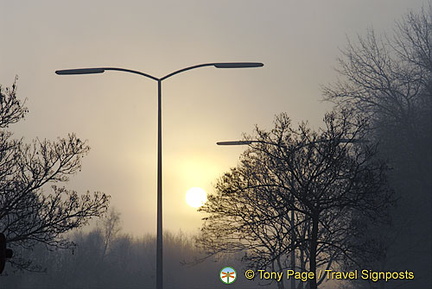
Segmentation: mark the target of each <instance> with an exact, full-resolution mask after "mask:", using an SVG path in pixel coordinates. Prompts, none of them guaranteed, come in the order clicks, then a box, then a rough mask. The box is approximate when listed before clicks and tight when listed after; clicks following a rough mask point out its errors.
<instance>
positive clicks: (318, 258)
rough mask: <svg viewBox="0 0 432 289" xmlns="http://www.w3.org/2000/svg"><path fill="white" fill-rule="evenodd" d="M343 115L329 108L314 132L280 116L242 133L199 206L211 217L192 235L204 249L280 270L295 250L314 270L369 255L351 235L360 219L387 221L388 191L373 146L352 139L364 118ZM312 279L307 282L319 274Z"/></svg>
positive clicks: (359, 230) (357, 232)
mask: <svg viewBox="0 0 432 289" xmlns="http://www.w3.org/2000/svg"><path fill="white" fill-rule="evenodd" d="M348 114H349V112H343V115H342V116H340V115H339V116H338V115H337V114H336V113H330V114H327V115H326V117H325V119H324V121H325V124H326V128H325V129H322V130H320V131H318V132H315V131H313V130H311V129H310V128H309V127H308V126H307V124H304V123H303V124H301V125H300V126H299V127H298V128H297V129H295V128H293V127H292V126H291V123H290V119H289V118H288V117H287V116H286V115H285V114H282V115H280V116H278V117H277V118H276V121H275V128H274V129H272V130H271V131H270V132H267V131H264V130H261V129H259V128H257V129H256V133H255V135H254V136H249V137H246V139H247V140H253V142H252V144H251V146H250V148H249V149H248V150H246V151H245V152H244V153H243V154H242V156H241V159H240V163H239V165H238V166H237V167H236V168H233V169H231V171H230V172H229V173H226V174H225V175H224V176H223V177H222V178H220V179H219V181H218V183H217V185H216V190H217V193H216V194H215V195H212V196H210V197H209V201H208V202H207V203H206V204H205V205H204V206H203V207H202V208H201V211H203V212H206V213H208V214H209V216H208V217H206V218H205V219H204V220H205V223H204V226H203V228H202V235H201V237H200V238H199V240H198V241H199V243H200V244H201V246H203V247H204V248H205V249H206V251H207V253H208V254H209V255H214V254H218V253H224V252H225V253H232V252H238V251H242V252H244V254H245V255H244V258H243V259H244V260H245V261H247V262H248V265H249V267H251V268H253V269H255V270H257V269H270V270H276V271H281V270H283V269H286V268H289V265H288V259H289V253H290V252H291V251H293V250H296V252H297V253H296V256H297V258H301V261H302V263H303V266H305V267H306V268H303V269H306V270H307V271H311V272H314V273H317V270H318V269H319V268H324V269H326V268H334V266H336V265H337V264H340V262H343V261H344V262H345V261H346V260H350V261H351V262H356V260H357V259H358V258H359V255H360V254H361V255H362V256H363V257H364V258H366V257H368V258H369V257H373V256H374V253H375V250H374V246H368V245H369V244H368V245H366V242H367V241H368V240H364V242H363V243H360V241H359V240H360V239H361V238H357V237H360V236H362V235H363V236H364V234H365V232H366V231H367V229H368V228H367V226H360V225H359V224H360V222H359V221H360V220H369V221H371V220H373V222H375V223H376V222H383V221H385V220H388V219H387V214H386V212H387V208H388V207H389V206H390V204H391V195H392V192H391V190H389V188H388V187H387V181H386V177H385V172H386V166H385V164H384V163H382V162H380V161H378V160H377V159H376V158H375V153H376V150H375V149H374V148H372V147H368V146H366V145H358V144H356V142H358V140H359V139H362V138H363V136H364V135H363V134H364V127H363V126H364V125H365V124H364V121H362V120H358V122H357V123H355V124H354V123H353V122H352V120H350V121H348V119H349V117H348ZM291 212H294V214H291ZM361 224H363V225H364V224H365V223H364V222H361ZM371 224H372V223H369V226H371ZM306 261H307V264H305V263H306ZM317 279H318V278H317V274H315V276H314V278H313V279H312V280H309V286H310V288H317V286H318V284H319V283H321V282H323V280H324V278H321V279H319V280H317ZM278 286H279V288H284V284H283V282H279V283H278Z"/></svg>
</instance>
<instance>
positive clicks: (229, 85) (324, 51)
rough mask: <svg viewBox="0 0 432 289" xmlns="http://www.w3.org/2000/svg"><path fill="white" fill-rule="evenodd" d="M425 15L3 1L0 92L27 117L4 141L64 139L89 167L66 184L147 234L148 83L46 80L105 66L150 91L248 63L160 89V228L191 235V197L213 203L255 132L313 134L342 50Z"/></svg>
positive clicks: (150, 225) (392, 10)
mask: <svg viewBox="0 0 432 289" xmlns="http://www.w3.org/2000/svg"><path fill="white" fill-rule="evenodd" d="M425 3H427V1H417V0H397V1H395V0H381V1H376V0H368V1H351V0H349V1H347V0H326V1H322V0H316V1H288V0H283V1H251V0H248V1H232V0H230V1H228V0H225V1H203V0H196V1H190V0H186V1H164V2H163V3H159V2H156V1H121V2H120V1H112V0H111V1H107V0H105V1H99V0H98V1H91V2H90V1H89V2H88V1H73V2H69V1H1V2H0V13H1V15H0V32H1V34H0V35H1V37H2V45H1V48H0V67H1V70H0V84H1V85H3V86H10V85H12V83H13V80H14V78H15V75H18V76H19V80H18V95H19V96H20V98H22V99H24V98H26V99H27V101H26V105H27V107H28V108H29V110H30V113H29V114H28V115H27V117H26V119H25V120H24V121H22V122H20V123H19V124H17V125H13V126H11V127H10V130H11V131H13V132H14V133H15V136H16V137H17V138H18V137H25V140H26V141H30V140H31V139H32V138H35V137H39V138H42V139H43V138H49V139H55V138H57V137H58V136H66V135H67V133H69V132H75V133H77V135H78V136H79V137H80V138H82V139H87V140H88V141H89V145H90V147H91V151H90V154H89V155H88V156H87V157H86V158H85V159H84V161H83V169H82V171H81V172H80V173H79V174H78V175H76V176H74V178H73V179H72V180H71V181H70V182H69V183H68V184H67V186H68V187H70V188H73V189H76V190H79V191H85V190H91V191H94V190H100V191H104V192H105V193H108V194H110V195H112V205H113V206H115V207H116V208H117V209H118V210H119V211H120V212H121V214H122V219H123V227H124V229H125V231H127V232H133V233H135V234H142V233H144V232H146V233H154V232H155V223H156V213H155V209H156V129H157V127H156V120H157V119H156V101H157V99H156V97H157V85H156V82H154V81H151V80H149V79H147V78H143V77H139V76H137V75H132V74H125V73H118V72H106V73H104V74H101V75H82V76H58V75H55V74H54V71H55V70H57V69H66V68H79V67H98V66H112V67H122V68H129V69H135V70H140V71H143V72H146V73H149V74H152V75H154V76H156V77H161V76H163V75H166V74H168V73H170V72H172V71H175V70H178V69H180V68H183V67H187V66H190V65H195V64H199V63H207V62H228V61H259V62H263V63H264V64H265V66H264V67H263V68H258V69H235V70H233V69H231V70H228V69H215V68H211V67H209V68H202V69H196V70H192V71H189V72H186V73H184V74H179V75H176V76H175V77H173V78H170V79H168V80H167V81H165V82H164V83H163V131H164V137H163V142H164V143H163V147H164V152H163V156H164V167H163V173H164V175H163V177H164V226H165V229H169V230H173V231H177V230H182V231H186V232H194V230H195V229H197V228H198V227H199V226H200V223H201V221H200V218H201V217H202V216H201V215H200V214H198V213H196V212H194V210H195V209H193V208H191V207H188V206H187V205H186V204H185V202H184V195H185V192H186V190H187V189H188V188H190V187H194V186H198V187H203V188H204V189H205V190H207V192H211V191H212V185H213V184H214V183H215V182H216V178H217V177H218V176H220V175H221V174H222V173H223V172H224V171H227V170H228V169H229V168H230V167H232V166H235V165H236V163H237V159H238V156H239V154H240V153H241V152H242V151H243V150H244V147H243V148H242V147H217V146H216V144H215V143H216V141H220V140H236V139H240V138H241V136H242V133H250V132H252V130H253V127H254V125H255V124H258V125H260V126H261V127H264V128H271V126H272V121H273V116H274V115H275V114H279V113H281V112H287V113H288V114H289V115H290V116H291V117H292V119H293V120H294V122H295V123H297V122H299V121H303V120H308V121H309V122H310V123H311V124H312V125H314V126H316V127H318V126H319V125H320V123H321V119H322V117H323V116H324V113H325V111H328V110H329V109H330V108H331V105H330V104H328V103H323V102H322V101H321V93H320V85H321V84H326V83H329V82H332V81H334V80H335V79H336V75H337V73H336V72H335V71H334V67H336V65H337V62H336V59H337V57H338V56H340V51H339V49H340V48H343V47H344V45H345V44H346V40H347V37H349V38H353V39H354V38H355V35H356V34H360V35H361V34H364V33H366V31H367V29H368V28H371V27H373V28H374V29H376V31H377V32H378V33H382V32H384V31H390V30H391V29H392V27H393V24H394V21H395V20H397V19H400V17H401V16H403V15H404V14H405V13H406V12H408V10H409V9H413V10H417V9H418V8H419V7H421V6H422V4H425Z"/></svg>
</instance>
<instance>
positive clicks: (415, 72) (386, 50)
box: [324, 4, 432, 288]
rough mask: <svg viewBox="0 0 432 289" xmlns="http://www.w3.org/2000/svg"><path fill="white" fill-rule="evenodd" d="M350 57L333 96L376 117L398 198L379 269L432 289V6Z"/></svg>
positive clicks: (369, 38) (372, 120) (372, 37)
mask: <svg viewBox="0 0 432 289" xmlns="http://www.w3.org/2000/svg"><path fill="white" fill-rule="evenodd" d="M342 52H343V55H342V57H341V58H340V60H339V66H338V72H339V80H338V81H337V82H336V83H334V84H331V85H328V86H326V87H325V88H324V93H325V97H326V99H328V100H331V101H333V102H335V103H336V104H337V106H338V107H339V108H340V107H345V108H346V107H350V109H352V110H353V112H354V113H355V115H363V116H366V117H367V118H368V120H369V127H370V130H369V133H368V138H369V139H371V140H374V141H376V142H379V143H380V151H379V152H380V154H381V155H382V156H385V157H386V158H387V159H388V163H389V165H390V167H391V168H392V171H391V175H390V179H391V185H392V187H393V188H394V189H395V191H396V195H397V198H398V206H397V208H396V209H395V210H394V212H393V214H392V215H393V220H394V226H393V227H392V229H391V230H382V231H381V234H382V238H385V239H387V243H388V244H387V246H386V247H385V248H383V250H382V251H383V252H384V255H385V258H384V259H383V260H382V262H381V264H374V265H376V266H378V267H381V268H385V267H387V268H391V269H393V270H394V269H396V268H397V269H400V270H406V269H410V270H413V271H415V272H416V278H415V280H414V281H412V282H410V283H409V284H406V286H407V287H406V288H412V287H413V286H414V287H417V288H423V287H427V286H430V284H431V275H430V271H431V270H432V258H431V246H429V245H427V244H430V243H431V240H432V214H431V212H432V209H431V208H432V207H431V205H432V200H431V197H432V194H431V191H432V182H431V180H432V150H431V147H432V5H431V4H429V6H427V7H425V8H423V9H421V10H420V11H418V12H410V13H407V14H406V15H405V16H404V17H403V18H402V19H401V20H400V21H398V22H397V23H396V25H395V29H394V31H393V32H392V34H382V35H377V34H376V33H375V32H374V31H373V30H371V31H369V32H368V34H367V35H366V36H359V37H358V38H357V39H356V41H349V43H348V45H347V47H346V48H345V49H344V50H343V51H342ZM377 237H378V236H377ZM399 286H402V284H399Z"/></svg>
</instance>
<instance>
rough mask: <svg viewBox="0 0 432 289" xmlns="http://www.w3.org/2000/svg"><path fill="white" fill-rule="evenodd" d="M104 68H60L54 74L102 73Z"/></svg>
mask: <svg viewBox="0 0 432 289" xmlns="http://www.w3.org/2000/svg"><path fill="white" fill-rule="evenodd" d="M104 72H105V69H103V68H78V69H62V70H56V72H55V73H56V74H58V75H73V74H95V73H104Z"/></svg>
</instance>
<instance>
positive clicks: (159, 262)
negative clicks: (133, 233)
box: [55, 62, 264, 289]
mask: <svg viewBox="0 0 432 289" xmlns="http://www.w3.org/2000/svg"><path fill="white" fill-rule="evenodd" d="M205 66H214V67H216V68H255V67H262V66H264V64H263V63H260V62H216V63H204V64H198V65H193V66H189V67H186V68H182V69H179V70H176V71H174V72H171V73H169V74H167V75H165V76H163V77H161V78H157V77H155V76H152V75H150V74H147V73H144V72H141V71H136V70H131V69H125V68H118V67H93V68H78V69H63V70H57V71H56V72H55V73H56V74H58V75H75V74H96V73H104V72H105V71H108V70H113V71H121V72H128V73H133V74H138V75H141V76H144V77H147V78H150V79H152V80H155V81H157V83H158V146H157V151H158V152H157V220H156V222H157V229H156V231H157V232H156V289H162V288H163V259H162V256H163V255H162V253H163V251H162V81H164V80H165V79H167V78H170V77H171V76H174V75H176V74H179V73H181V72H185V71H188V70H191V69H195V68H199V67H205Z"/></svg>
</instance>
